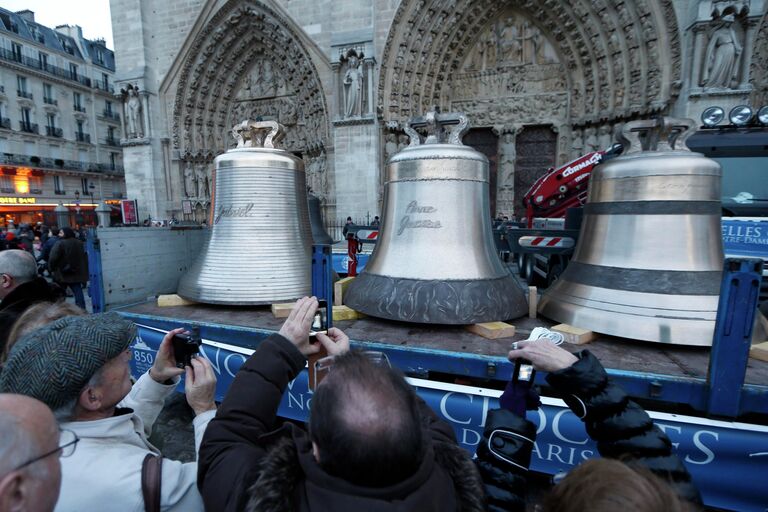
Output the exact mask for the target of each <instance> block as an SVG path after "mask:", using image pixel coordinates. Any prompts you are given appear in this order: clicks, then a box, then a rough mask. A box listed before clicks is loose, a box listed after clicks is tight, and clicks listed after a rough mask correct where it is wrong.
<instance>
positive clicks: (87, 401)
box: [77, 386, 103, 412]
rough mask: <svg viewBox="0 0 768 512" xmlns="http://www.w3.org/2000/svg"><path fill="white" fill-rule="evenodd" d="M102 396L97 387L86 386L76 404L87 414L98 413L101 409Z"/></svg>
mask: <svg viewBox="0 0 768 512" xmlns="http://www.w3.org/2000/svg"><path fill="white" fill-rule="evenodd" d="M102 398H103V394H102V392H101V389H100V388H98V387H92V386H86V387H85V388H84V389H83V390H82V391H81V392H80V396H79V397H78V400H77V404H78V405H79V406H80V408H81V409H84V410H86V411H89V412H93V411H98V410H100V409H101V400H102Z"/></svg>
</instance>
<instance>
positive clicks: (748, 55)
mask: <svg viewBox="0 0 768 512" xmlns="http://www.w3.org/2000/svg"><path fill="white" fill-rule="evenodd" d="M758 23H759V18H751V19H748V20H746V25H747V27H746V36H745V37H744V47H743V48H744V53H742V55H741V83H739V89H742V90H744V89H749V88H750V84H749V66H750V65H751V64H752V49H753V45H754V42H755V32H757V25H758ZM756 106H757V105H756ZM757 107H758V108H759V106H757Z"/></svg>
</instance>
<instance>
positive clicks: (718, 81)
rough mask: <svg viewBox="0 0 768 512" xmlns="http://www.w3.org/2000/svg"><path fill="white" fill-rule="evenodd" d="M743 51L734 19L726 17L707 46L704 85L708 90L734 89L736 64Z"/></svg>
mask: <svg viewBox="0 0 768 512" xmlns="http://www.w3.org/2000/svg"><path fill="white" fill-rule="evenodd" d="M741 50H742V47H741V45H740V44H739V42H738V40H737V38H736V32H735V31H734V30H733V17H732V16H730V15H729V16H724V17H723V18H721V19H720V21H719V22H718V23H717V24H716V25H715V30H714V32H713V33H712V36H711V37H710V39H709V44H708V45H707V53H706V58H705V59H704V73H703V74H702V85H703V86H704V87H707V88H724V89H728V88H731V87H733V86H734V85H735V80H736V75H737V72H738V66H737V65H736V64H737V61H738V60H739V56H740V55H741Z"/></svg>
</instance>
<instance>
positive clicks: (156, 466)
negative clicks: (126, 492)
mask: <svg viewBox="0 0 768 512" xmlns="http://www.w3.org/2000/svg"><path fill="white" fill-rule="evenodd" d="M162 477H163V458H162V457H161V456H159V455H154V454H152V453H148V454H147V456H146V457H144V462H143V463H142V465H141V494H142V496H144V510H146V512H160V488H161V480H162Z"/></svg>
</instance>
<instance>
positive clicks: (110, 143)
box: [102, 137, 120, 147]
mask: <svg viewBox="0 0 768 512" xmlns="http://www.w3.org/2000/svg"><path fill="white" fill-rule="evenodd" d="M102 144H104V145H106V146H113V147H118V146H120V141H119V140H117V139H116V138H115V137H107V138H106V139H104V142H102Z"/></svg>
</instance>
